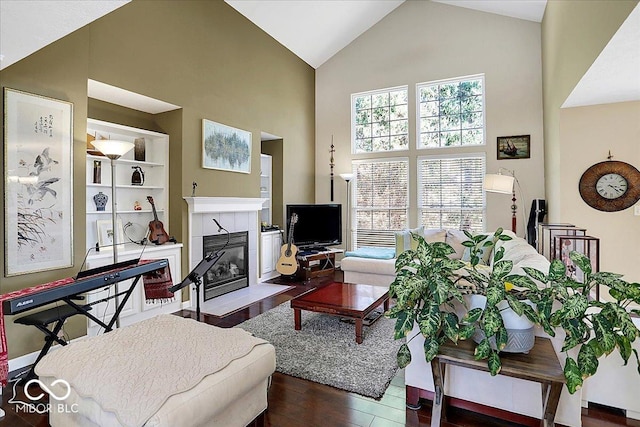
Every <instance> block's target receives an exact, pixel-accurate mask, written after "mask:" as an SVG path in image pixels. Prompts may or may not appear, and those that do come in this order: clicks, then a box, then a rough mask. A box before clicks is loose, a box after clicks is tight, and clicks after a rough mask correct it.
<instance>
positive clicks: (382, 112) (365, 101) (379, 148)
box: [351, 86, 409, 153]
mask: <svg viewBox="0 0 640 427" xmlns="http://www.w3.org/2000/svg"><path fill="white" fill-rule="evenodd" d="M407 93H408V89H407V86H402V87H396V88H391V89H383V90H379V91H372V92H364V93H357V94H353V95H351V122H352V126H351V129H352V141H353V148H352V151H353V152H354V153H376V152H383V151H397V150H406V149H408V148H409V121H408V104H407V102H408V101H407Z"/></svg>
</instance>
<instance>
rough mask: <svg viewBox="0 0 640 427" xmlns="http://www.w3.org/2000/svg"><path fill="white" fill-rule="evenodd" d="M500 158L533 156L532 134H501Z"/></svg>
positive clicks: (499, 139)
mask: <svg viewBox="0 0 640 427" xmlns="http://www.w3.org/2000/svg"><path fill="white" fill-rule="evenodd" d="M497 147H498V160H507V159H528V158H529V157H531V135H516V136H499V137H498V144H497Z"/></svg>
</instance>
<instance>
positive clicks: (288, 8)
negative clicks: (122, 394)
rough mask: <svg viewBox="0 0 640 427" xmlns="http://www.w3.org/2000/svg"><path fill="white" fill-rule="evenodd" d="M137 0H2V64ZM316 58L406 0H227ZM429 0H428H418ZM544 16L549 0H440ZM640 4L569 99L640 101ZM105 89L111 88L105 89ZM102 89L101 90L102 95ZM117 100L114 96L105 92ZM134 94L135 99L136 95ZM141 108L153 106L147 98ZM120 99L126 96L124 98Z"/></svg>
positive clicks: (314, 61) (315, 61) (575, 102)
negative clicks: (147, 103)
mask: <svg viewBox="0 0 640 427" xmlns="http://www.w3.org/2000/svg"><path fill="white" fill-rule="evenodd" d="M128 1H130V0H55V1H52V0H29V1H27V0H0V69H2V68H5V67H7V66H9V65H11V64H13V63H15V62H17V61H19V60H20V59H22V58H24V57H26V56H28V55H30V54H31V53H33V52H35V51H37V50H39V49H41V48H42V47H44V46H46V45H47V44H49V43H52V42H54V41H55V40H57V39H59V38H61V37H63V36H65V35H66V34H68V33H71V32H73V31H75V30H77V29H78V28H80V27H82V26H84V25H86V24H88V23H89V22H91V21H93V20H95V19H97V18H99V17H100V16H103V15H105V14H107V13H109V12H111V11H112V10H114V9H116V8H118V7H120V6H122V5H124V4H126V3H127V2H128ZM225 1H226V2H227V3H228V4H229V5H231V6H232V7H234V8H235V9H236V10H238V11H239V12H240V13H241V14H243V15H244V16H246V17H247V18H248V19H250V20H251V21H252V22H254V23H255V24H256V25H257V26H258V27H260V28H262V29H263V30H264V31H265V32H267V33H268V34H269V35H271V36H272V37H273V38H274V39H276V40H277V41H278V42H280V43H281V44H282V45H284V46H285V47H287V48H288V49H289V50H291V51H292V52H293V53H295V54H296V55H297V56H299V57H300V58H301V59H303V60H304V61H305V62H307V63H308V64H309V65H311V66H312V67H314V68H318V67H319V66H321V65H322V64H323V63H324V62H326V61H327V60H328V59H329V58H331V57H332V56H333V55H335V54H336V53H337V52H339V51H340V50H342V49H343V48H344V47H345V46H347V45H348V44H349V43H351V42H352V41H353V40H354V39H356V38H357V37H358V36H359V35H361V34H362V33H363V32H365V31H366V30H367V29H369V28H370V27H372V26H373V25H375V24H376V23H377V22H379V21H380V20H381V19H383V18H384V17H385V16H386V15H387V14H389V13H391V12H392V11H393V10H394V9H395V8H397V7H398V6H400V5H401V4H402V3H403V2H404V0H341V1H336V0H295V1H294V0H290V1H282V0H225ZM413 1H428V0H413ZM433 1H437V2H440V3H446V4H449V5H452V6H459V7H466V8H471V9H476V10H481V11H484V12H489V13H497V14H501V15H506V16H511V17H515V18H519V19H525V20H530V21H534V22H540V21H541V20H542V17H543V15H544V10H545V7H546V2H547V0H433ZM639 15H640V5H638V6H637V7H636V9H635V10H634V12H633V13H632V14H631V15H630V16H629V18H628V19H627V21H626V22H625V23H624V25H623V26H622V27H621V29H620V30H619V31H618V33H617V34H616V35H615V37H613V39H612V40H611V42H610V43H609V44H608V45H607V47H606V48H605V50H604V51H603V52H602V53H601V55H600V56H599V57H598V59H597V61H596V62H594V64H593V66H592V67H591V68H590V69H589V71H588V72H587V73H586V74H585V76H584V77H583V79H582V80H581V81H580V83H579V84H578V85H577V87H576V88H575V89H574V91H573V93H572V94H571V96H570V97H569V98H568V99H567V102H566V104H565V106H579V105H591V104H601V103H611V102H621V101H629V100H640V78H639V77H638V76H640V72H639V71H638V70H639V69H640V66H639V65H638V64H639V63H640V35H639V31H640V19H639V17H638V16H639ZM103 89H104V88H103ZM96 96H98V95H96ZM99 96H101V97H102V98H99V99H103V100H107V101H109V102H114V101H113V100H112V99H104V98H109V95H105V96H103V95H99ZM126 97H129V98H131V97H130V96H129V95H126V96H125V98H126ZM146 101H148V100H143V101H141V102H142V103H141V104H140V105H139V106H138V107H136V105H138V104H136V103H135V102H134V103H133V104H131V102H132V101H126V100H125V101H122V102H129V104H128V105H126V104H121V105H126V106H128V107H130V108H136V109H141V110H142V111H145V110H147V109H150V108H168V109H172V108H173V107H175V106H172V105H165V106H164V107H157V106H154V107H149V106H148V105H147V106H145V102H146ZM118 102H120V101H118Z"/></svg>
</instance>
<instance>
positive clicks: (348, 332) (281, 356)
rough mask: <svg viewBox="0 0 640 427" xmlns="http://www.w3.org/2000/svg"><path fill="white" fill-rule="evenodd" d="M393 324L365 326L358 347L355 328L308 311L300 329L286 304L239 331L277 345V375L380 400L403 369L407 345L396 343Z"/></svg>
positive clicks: (382, 320) (384, 321) (383, 322)
mask: <svg viewBox="0 0 640 427" xmlns="http://www.w3.org/2000/svg"><path fill="white" fill-rule="evenodd" d="M394 323H395V320H394V319H387V318H385V317H382V318H380V319H378V321H376V322H375V323H374V324H373V325H371V326H365V327H364V332H363V333H364V341H363V342H362V344H357V343H356V335H355V325H354V324H352V323H349V322H344V321H341V320H340V318H339V317H336V316H329V315H326V314H318V313H311V312H308V311H304V310H303V311H302V330H300V331H296V330H295V329H294V327H293V309H291V305H290V303H289V302H286V303H283V304H280V305H279V306H277V307H274V308H273V309H271V310H269V311H267V312H266V313H263V314H261V315H259V316H256V317H254V318H253V319H249V320H247V321H245V322H243V323H241V324H239V325H238V326H237V327H239V328H242V329H244V330H246V331H249V332H251V333H253V334H254V335H255V336H257V337H260V338H264V339H265V340H267V341H269V342H270V343H271V344H273V345H274V346H275V348H276V370H277V371H278V372H281V373H283V374H287V375H291V376H294V377H298V378H303V379H306V380H309V381H314V382H317V383H321V384H326V385H330V386H333V387H336V388H339V389H343V390H347V391H351V392H354V393H357V394H360V395H363V396H368V397H373V398H375V399H379V398H380V397H382V395H383V394H384V392H385V390H386V389H387V387H388V386H389V383H390V382H391V379H392V378H393V377H394V375H395V374H396V371H397V369H398V367H397V364H396V353H397V351H398V348H399V347H400V345H401V344H402V342H403V341H402V340H397V341H396V340H394V339H393V329H394Z"/></svg>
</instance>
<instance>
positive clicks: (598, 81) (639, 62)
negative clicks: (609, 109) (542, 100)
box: [562, 5, 640, 108]
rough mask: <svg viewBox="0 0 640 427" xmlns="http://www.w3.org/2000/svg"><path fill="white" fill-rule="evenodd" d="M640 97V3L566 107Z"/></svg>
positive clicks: (586, 75)
mask: <svg viewBox="0 0 640 427" xmlns="http://www.w3.org/2000/svg"><path fill="white" fill-rule="evenodd" d="M638 100H640V5H638V6H636V7H635V9H633V11H632V12H631V14H629V16H628V17H627V19H626V20H625V21H624V23H623V24H622V26H620V28H619V29H618V31H617V32H616V33H615V34H614V35H613V37H612V38H611V40H610V41H609V43H608V44H607V46H606V47H605V48H604V49H603V50H602V52H601V53H600V55H599V56H598V58H596V60H595V61H594V62H593V64H591V67H590V68H589V70H587V72H586V73H585V74H584V76H582V79H580V82H579V83H578V84H577V86H576V87H575V88H574V89H573V91H572V92H571V94H570V95H569V97H568V98H567V99H566V100H565V102H564V104H563V105H562V107H563V108H567V107H579V106H584V105H597V104H609V103H612V102H625V101H638Z"/></svg>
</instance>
